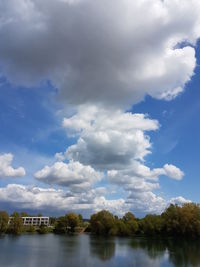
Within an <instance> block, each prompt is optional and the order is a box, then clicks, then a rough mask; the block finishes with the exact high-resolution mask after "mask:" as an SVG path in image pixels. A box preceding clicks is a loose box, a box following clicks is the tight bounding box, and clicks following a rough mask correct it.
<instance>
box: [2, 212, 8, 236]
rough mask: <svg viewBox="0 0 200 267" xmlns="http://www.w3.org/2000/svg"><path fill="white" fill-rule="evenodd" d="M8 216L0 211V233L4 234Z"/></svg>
mask: <svg viewBox="0 0 200 267" xmlns="http://www.w3.org/2000/svg"><path fill="white" fill-rule="evenodd" d="M8 222H9V215H8V213H7V212H6V211H0V233H5V232H6V230H7V228H8Z"/></svg>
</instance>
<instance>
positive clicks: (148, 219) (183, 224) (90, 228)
mask: <svg viewBox="0 0 200 267" xmlns="http://www.w3.org/2000/svg"><path fill="white" fill-rule="evenodd" d="M11 216H12V220H11V221H10V223H9V224H8V222H9V215H8V213H7V212H6V211H0V233H13V234H20V233H21V232H35V231H37V232H38V233H47V232H54V233H56V234H67V233H74V232H77V233H78V232H84V231H85V232H90V233H92V234H95V235H99V236H134V235H144V236H166V237H168V236H182V237H194V238H196V237H197V238H198V237H200V205H199V204H194V203H185V204H184V205H183V206H178V205H173V204H171V205H170V206H169V207H168V208H167V209H166V210H165V211H164V212H163V213H162V214H161V215H155V214H148V215H146V216H145V217H144V218H142V219H139V218H136V217H135V215H134V214H133V213H131V212H127V213H126V214H125V215H124V216H123V217H121V218H119V217H118V216H115V215H113V214H112V213H111V212H109V211H107V210H102V211H100V212H97V213H95V214H93V215H91V218H90V220H89V221H84V220H83V218H82V216H81V215H80V214H79V215H78V214H75V213H68V214H66V215H64V216H61V217H58V218H56V217H54V218H53V217H50V227H47V226H44V225H40V226H39V227H35V226H32V225H29V226H23V221H22V217H25V216H28V214H25V213H21V214H20V213H17V212H14V213H13V214H12V215H11Z"/></svg>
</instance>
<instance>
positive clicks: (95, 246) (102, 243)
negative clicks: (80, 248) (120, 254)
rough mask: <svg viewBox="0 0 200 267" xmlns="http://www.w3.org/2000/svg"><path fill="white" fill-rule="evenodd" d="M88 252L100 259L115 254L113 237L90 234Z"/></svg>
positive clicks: (107, 258) (108, 257)
mask: <svg viewBox="0 0 200 267" xmlns="http://www.w3.org/2000/svg"><path fill="white" fill-rule="evenodd" d="M89 244H90V253H91V256H93V257H98V258H99V259H100V260H102V261H107V260H109V259H111V258H112V257H113V256H114V255H115V239H114V238H107V239H105V238H102V237H99V238H98V237H94V236H90V241H89Z"/></svg>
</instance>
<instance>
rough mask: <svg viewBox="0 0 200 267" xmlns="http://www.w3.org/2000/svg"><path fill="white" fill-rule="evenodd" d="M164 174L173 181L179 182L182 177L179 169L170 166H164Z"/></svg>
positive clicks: (182, 174) (182, 173)
mask: <svg viewBox="0 0 200 267" xmlns="http://www.w3.org/2000/svg"><path fill="white" fill-rule="evenodd" d="M163 170H164V174H165V175H167V176H169V177H171V178H173V179H175V180H181V179H182V177H183V176H184V172H182V171H181V170H180V169H179V168H177V167H176V166H174V165H172V164H165V165H164V167H163Z"/></svg>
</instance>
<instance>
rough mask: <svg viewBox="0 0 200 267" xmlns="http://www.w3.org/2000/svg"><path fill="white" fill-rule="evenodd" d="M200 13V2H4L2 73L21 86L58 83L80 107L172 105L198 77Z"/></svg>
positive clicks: (0, 35) (63, 93) (0, 11)
mask: <svg viewBox="0 0 200 267" xmlns="http://www.w3.org/2000/svg"><path fill="white" fill-rule="evenodd" d="M149 10H150V12H149ZM199 12H200V2H199V0H191V1H188V0H177V1H170V0H166V1H160V0H144V1H141V0H135V1H132V0H119V1H115V0H109V1H107V0H101V1H100V0H84V1H82V0H81V1H70V0H69V1H58V0H43V1H40V0H29V1H26V0H10V1H1V3H0V17H1V21H0V39H1V43H0V61H1V68H2V70H3V72H4V73H5V75H6V76H8V77H9V78H10V80H12V81H14V82H16V83H21V84H26V83H28V84H30V83H35V82H37V81H40V80H44V79H51V80H52V82H53V83H54V84H55V85H56V86H57V87H58V88H59V89H60V92H61V97H62V99H63V100H64V99H65V100H66V101H68V102H69V103H73V104H78V105H79V104H83V103H88V102H89V103H101V104H109V105H114V106H118V105H120V106H123V105H125V106H127V105H132V104H133V103H135V102H138V101H140V100H141V99H143V98H144V96H145V95H146V94H149V95H151V96H153V97H155V98H159V99H160V98H164V99H172V98H174V97H176V96H177V95H178V94H180V92H181V91H183V88H184V85H185V83H186V82H187V81H189V80H190V78H191V76H192V75H193V72H194V68H195V65H196V59H195V51H194V48H193V47H191V46H190V43H192V44H195V42H196V41H197V39H198V38H199V37H200V27H199V25H200V17H199ZM144 18H145V19H144ZM36 40H37V41H36ZM183 42H184V43H185V47H182V46H181V45H180V44H181V43H183Z"/></svg>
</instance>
